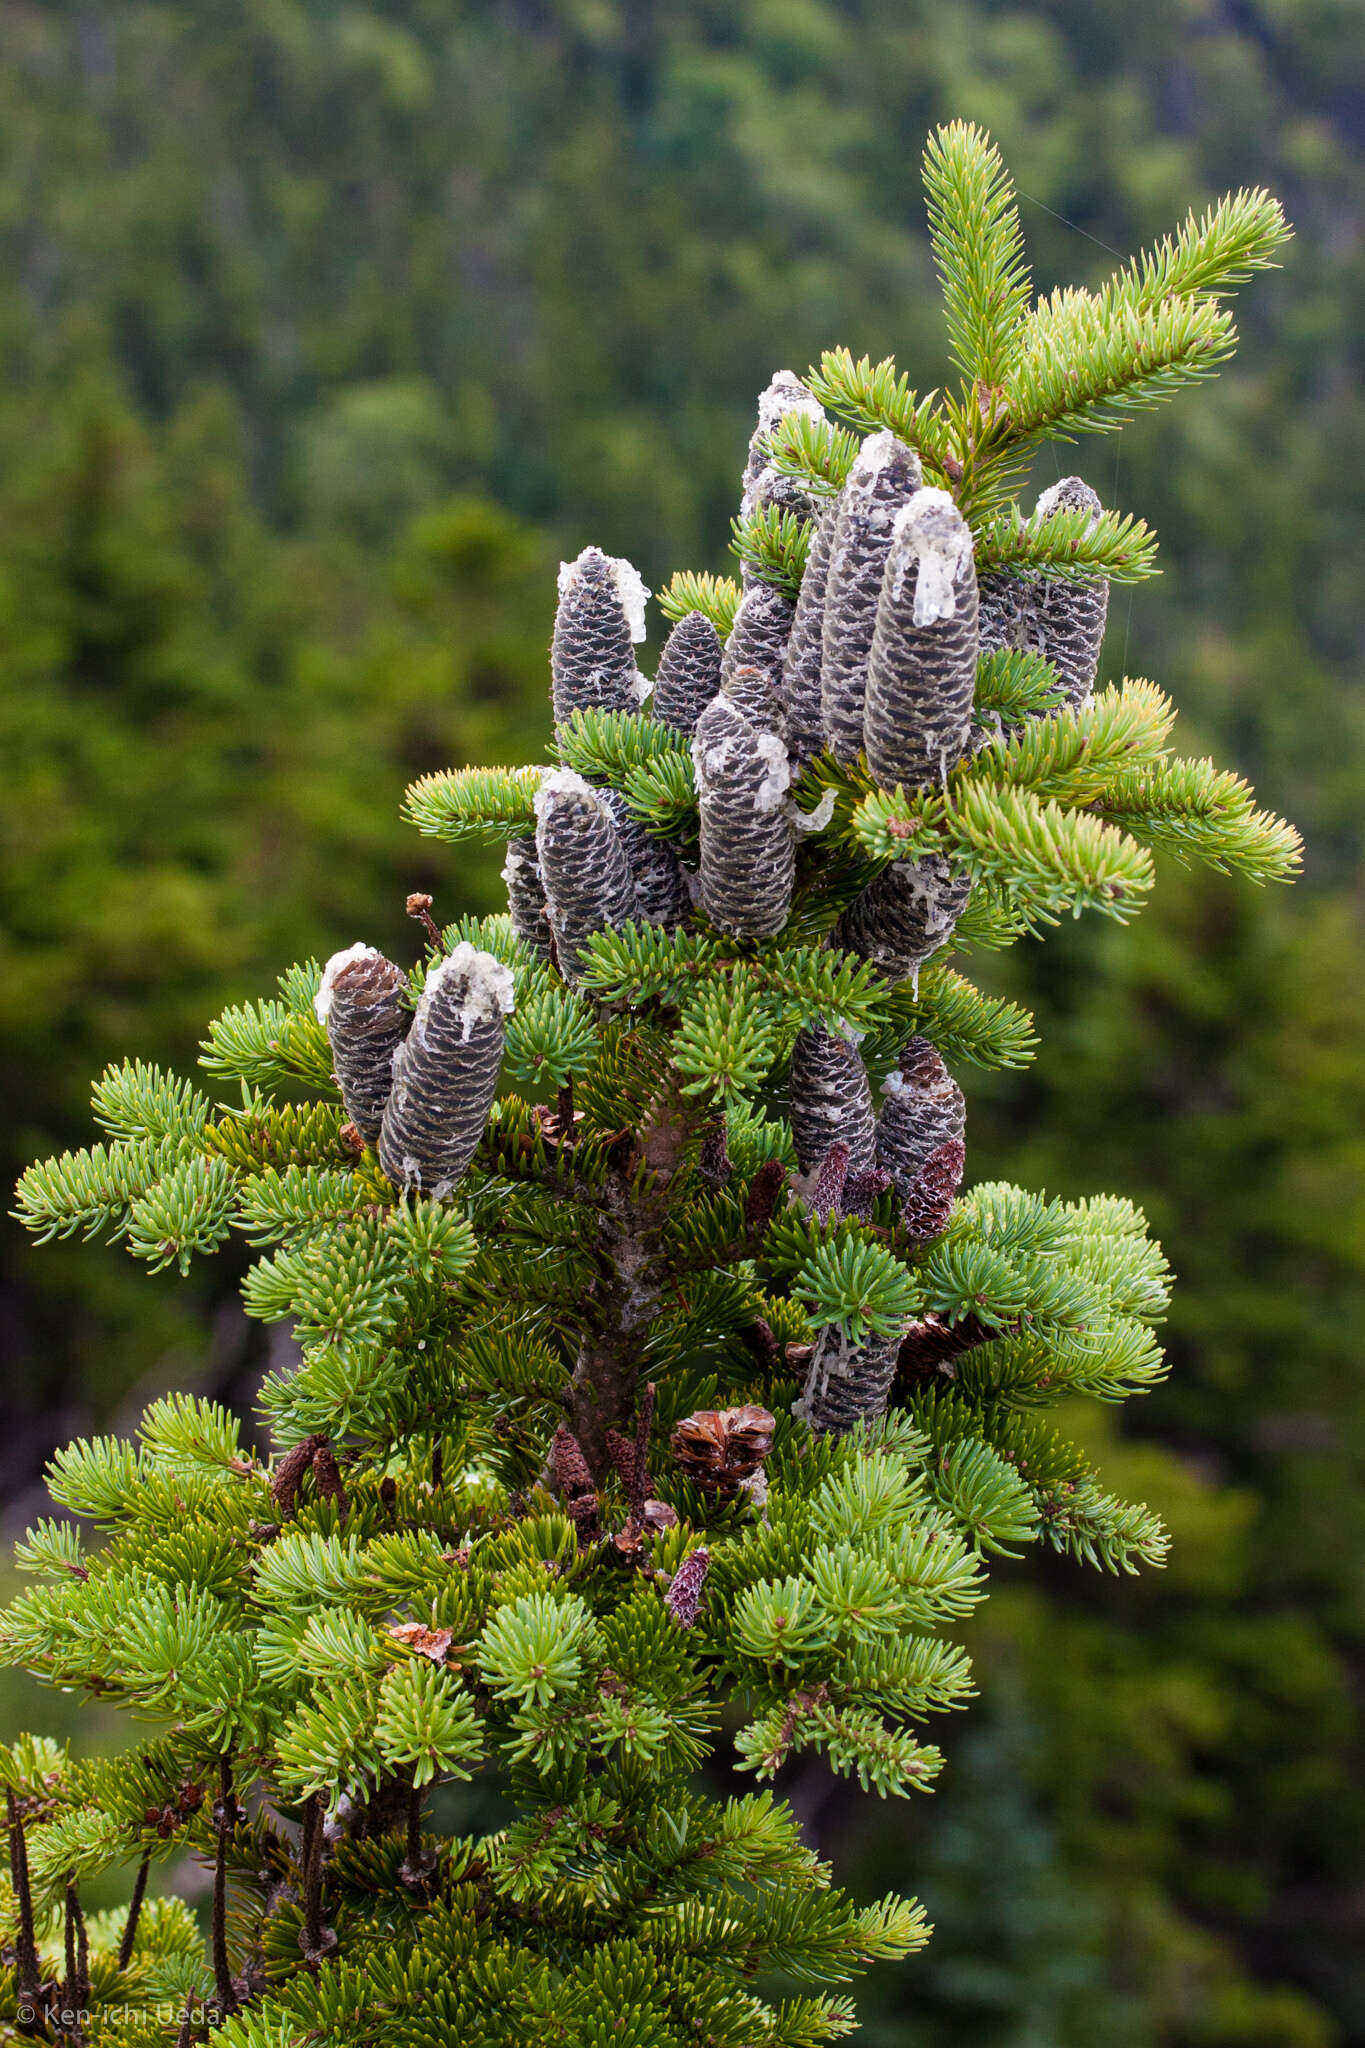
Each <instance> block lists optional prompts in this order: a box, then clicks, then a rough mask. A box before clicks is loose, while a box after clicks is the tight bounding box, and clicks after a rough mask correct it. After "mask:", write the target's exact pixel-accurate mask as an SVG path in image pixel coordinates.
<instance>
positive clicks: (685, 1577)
mask: <svg viewBox="0 0 1365 2048" xmlns="http://www.w3.org/2000/svg"><path fill="white" fill-rule="evenodd" d="M710 1566H711V1553H710V1551H709V1550H689V1551H688V1553H687V1556H686V1557H685V1558H684V1559H683V1561H682V1563H681V1564H680V1565H679V1566H678V1569H677V1570H676V1572H674V1574H673V1583H672V1585H671V1586H670V1587H669V1589H668V1591H667V1593H666V1594H665V1595H664V1605H665V1607H667V1609H668V1611H669V1613H670V1614H671V1615H672V1617H673V1619H674V1621H676V1622H677V1624H678V1627H679V1628H691V1627H692V1626H693V1624H694V1623H695V1621H696V1619H697V1616H698V1614H699V1613H700V1611H701V1595H702V1587H703V1586H704V1585H705V1584H706V1574H707V1572H708V1571H709V1569H710Z"/></svg>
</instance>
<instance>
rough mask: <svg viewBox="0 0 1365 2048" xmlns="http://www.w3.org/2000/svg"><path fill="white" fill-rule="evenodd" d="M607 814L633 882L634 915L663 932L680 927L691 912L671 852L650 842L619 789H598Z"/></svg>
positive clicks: (674, 856) (677, 866) (684, 884)
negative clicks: (610, 819)
mask: <svg viewBox="0 0 1365 2048" xmlns="http://www.w3.org/2000/svg"><path fill="white" fill-rule="evenodd" d="M597 794H598V795H599V796H600V797H601V799H602V801H603V803H604V804H605V805H606V807H607V809H608V810H609V811H610V812H611V815H612V822H613V823H614V824H615V826H616V831H617V835H618V836H619V838H620V841H621V848H622V851H623V852H624V854H625V856H626V861H627V864H628V865H629V868H630V872H631V875H632V877H633V879H634V882H635V916H636V917H637V918H642V919H643V920H644V921H645V922H646V923H647V924H659V925H662V926H663V927H664V929H665V930H666V931H672V930H674V928H675V927H676V926H678V925H680V924H681V923H682V922H683V920H684V918H685V917H686V916H687V913H688V911H689V910H690V909H691V901H690V899H689V897H688V894H687V884H686V882H684V880H683V872H682V869H681V868H680V867H679V865H678V861H677V856H676V855H675V854H674V853H673V851H672V849H671V848H669V847H667V846H664V845H662V844H661V842H660V841H659V840H657V839H651V838H650V836H649V834H648V832H646V830H645V828H644V826H643V825H642V824H641V823H640V820H639V819H638V818H637V817H636V815H635V813H634V811H632V809H631V808H630V805H629V804H628V803H627V802H626V800H625V798H624V796H622V794H621V792H620V790H619V789H599V790H598V792H597Z"/></svg>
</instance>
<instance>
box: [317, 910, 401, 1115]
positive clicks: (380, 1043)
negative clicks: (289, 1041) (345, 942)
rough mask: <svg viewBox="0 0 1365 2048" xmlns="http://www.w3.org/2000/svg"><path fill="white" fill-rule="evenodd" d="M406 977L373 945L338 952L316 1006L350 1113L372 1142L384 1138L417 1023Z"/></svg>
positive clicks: (325, 972)
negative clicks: (407, 1042)
mask: <svg viewBox="0 0 1365 2048" xmlns="http://www.w3.org/2000/svg"><path fill="white" fill-rule="evenodd" d="M405 987H406V983H405V981H404V977H403V973H402V970H401V969H400V968H397V967H395V966H394V964H393V962H392V960H386V959H385V958H384V955H383V954H382V953H377V952H376V951H375V949H374V947H373V946H362V945H355V946H348V947H347V949H346V951H345V952H344V953H333V955H332V957H331V959H330V960H329V961H328V962H327V965H326V966H325V967H324V968H323V970H322V984H321V986H320V987H319V989H318V992H317V996H316V997H315V999H314V1004H313V1007H314V1008H315V1010H316V1011H317V1014H318V1018H319V1021H320V1022H321V1023H323V1024H325V1025H326V1027H327V1039H328V1043H329V1044H330V1046H331V1048H332V1066H333V1070H334V1072H335V1074H336V1077H337V1086H338V1087H339V1088H340V1090H341V1099H342V1101H343V1102H344V1103H345V1105H346V1114H347V1115H348V1116H349V1117H350V1119H351V1122H352V1123H353V1124H354V1125H355V1127H356V1129H357V1130H358V1131H359V1132H360V1135H361V1137H362V1138H364V1139H365V1140H366V1141H367V1143H369V1144H371V1145H372V1144H373V1143H374V1141H375V1139H376V1138H377V1137H378V1136H379V1127H380V1124H381V1123H382V1122H383V1119H384V1104H385V1103H386V1102H387V1101H388V1099H389V1090H390V1089H391V1088H392V1086H393V1062H394V1055H395V1054H396V1053H397V1051H398V1048H399V1046H400V1045H401V1044H402V1043H403V1040H404V1038H405V1037H406V1036H407V1031H408V1027H409V1025H410V1024H411V1023H412V1012H411V1010H408V1009H405V1008H404V1006H403V1001H402V997H403V992H404V989H405Z"/></svg>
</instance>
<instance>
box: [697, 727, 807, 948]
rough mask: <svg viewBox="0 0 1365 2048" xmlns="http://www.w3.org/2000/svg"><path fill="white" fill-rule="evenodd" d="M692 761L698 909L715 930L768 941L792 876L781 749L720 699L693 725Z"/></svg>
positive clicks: (783, 911)
mask: <svg viewBox="0 0 1365 2048" xmlns="http://www.w3.org/2000/svg"><path fill="white" fill-rule="evenodd" d="M692 759H693V762H694V764H695V766H696V771H697V793H698V797H699V808H700V820H701V865H700V897H701V907H702V909H703V910H704V911H705V912H706V915H707V916H708V917H709V918H710V919H711V922H712V923H713V924H715V925H717V926H719V928H720V929H721V931H725V932H733V933H736V934H737V935H739V936H740V937H743V938H754V939H762V938H770V937H771V936H772V935H773V934H774V933H775V932H779V931H781V929H782V927H783V925H784V924H785V923H786V921H787V912H788V909H789V908H790V906H791V892H792V880H793V877H794V875H795V872H796V852H795V837H794V834H793V830H792V824H791V819H790V816H789V815H788V803H787V787H788V784H789V782H790V780H791V773H790V770H789V768H788V766H787V750H786V748H785V746H784V745H783V743H782V741H781V740H780V739H779V738H778V737H777V735H776V733H771V732H760V731H759V730H758V729H757V728H756V727H754V726H753V725H751V724H750V722H749V720H748V719H747V718H745V717H744V716H743V715H742V714H741V713H740V712H738V711H737V710H736V709H735V707H734V706H733V704H731V703H730V702H729V701H728V699H727V698H726V697H724V696H720V697H717V699H716V701H715V702H714V704H710V705H708V706H707V708H706V710H705V711H704V712H703V713H702V715H701V717H700V718H699V719H698V721H697V730H696V734H695V736H694V738H693V741H692Z"/></svg>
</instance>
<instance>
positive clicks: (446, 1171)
mask: <svg viewBox="0 0 1365 2048" xmlns="http://www.w3.org/2000/svg"><path fill="white" fill-rule="evenodd" d="M512 1003H513V983H512V971H511V969H510V968H509V967H504V966H503V964H502V962H501V961H500V960H497V959H495V958H494V956H493V955H492V954H491V953H483V952H480V951H479V950H478V949H477V948H476V947H474V946H472V945H470V943H469V941H468V940H467V939H466V940H462V941H461V942H460V944H459V945H458V946H456V948H455V950H454V952H452V953H450V954H448V955H447V957H446V958H445V959H444V960H442V961H441V962H440V964H439V965H438V966H436V967H433V968H432V970H431V972H430V973H429V974H428V976H427V980H426V986H425V988H424V989H423V990H422V996H421V1000H420V1002H419V1003H418V1005H417V1014H416V1016H415V1017H414V1018H413V1020H412V1030H411V1031H410V1032H409V1033H408V1036H407V1037H406V1038H405V1039H404V1041H403V1047H402V1051H401V1052H400V1053H399V1056H398V1060H397V1062H396V1064H395V1068H394V1079H393V1093H392V1095H390V1097H389V1100H388V1106H387V1108H386V1109H385V1111H384V1126H383V1129H382V1131H381V1132H380V1135H379V1163H380V1165H381V1166H382V1167H383V1169H384V1171H385V1173H386V1174H387V1175H388V1177H389V1179H390V1180H391V1181H392V1182H393V1184H394V1186H395V1187H398V1188H406V1189H410V1190H411V1191H412V1192H413V1193H418V1194H423V1195H428V1196H431V1197H432V1198H433V1199H434V1200H440V1198H441V1197H442V1196H444V1195H448V1194H449V1193H450V1190H451V1189H452V1188H453V1187H454V1186H455V1183H456V1182H457V1181H458V1180H459V1178H460V1176H461V1174H462V1173H463V1172H464V1170H465V1168H466V1167H467V1166H468V1164H469V1162H470V1160H471V1159H472V1158H473V1157H474V1153H475V1151H476V1149H477V1147H478V1143H479V1140H480V1138H481V1137H482V1136H483V1133H484V1127H485V1125H486V1124H487V1122H488V1112H489V1109H490V1108H491V1107H492V1103H493V1096H494V1093H495V1092H496V1089H497V1085H498V1072H499V1069H500V1068H501V1066H502V1048H503V1040H504V1037H505V1035H506V1032H505V1026H504V1022H503V1020H504V1018H505V1017H506V1015H507V1012H508V1011H509V1010H510V1009H511V1008H512Z"/></svg>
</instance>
